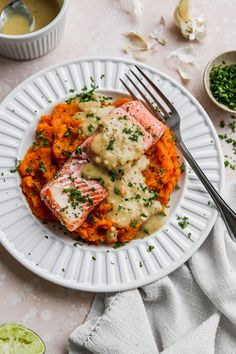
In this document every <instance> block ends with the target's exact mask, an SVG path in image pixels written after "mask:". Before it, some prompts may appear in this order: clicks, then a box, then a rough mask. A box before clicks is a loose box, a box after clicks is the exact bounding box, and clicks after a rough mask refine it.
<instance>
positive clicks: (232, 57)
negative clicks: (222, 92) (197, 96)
mask: <svg viewBox="0 0 236 354" xmlns="http://www.w3.org/2000/svg"><path fill="white" fill-rule="evenodd" d="M222 64H223V65H232V64H235V65H236V50H232V51H230V52H225V53H222V54H219V55H217V56H216V57H214V58H213V59H211V60H210V62H209V63H208V64H207V66H206V69H205V71H204V76H203V83H204V87H205V90H206V92H207V94H208V96H209V97H210V99H211V101H212V102H213V103H215V105H217V106H218V107H219V108H221V109H223V110H224V111H226V112H229V113H234V114H235V113H236V111H234V110H232V109H230V108H229V107H227V106H226V105H224V104H222V103H220V102H218V101H217V100H216V99H215V97H214V96H213V94H212V92H211V89H210V72H211V69H212V67H213V65H215V66H218V65H222Z"/></svg>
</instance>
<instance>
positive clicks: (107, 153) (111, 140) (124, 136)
mask: <svg viewBox="0 0 236 354" xmlns="http://www.w3.org/2000/svg"><path fill="white" fill-rule="evenodd" d="M144 149H145V143H144V135H143V133H142V131H141V130H140V128H139V127H138V126H136V125H135V124H133V122H132V121H131V120H130V119H128V117H127V116H126V115H123V116H121V115H120V113H119V112H117V113H114V112H112V113H110V114H108V115H107V116H106V117H105V118H104V119H102V120H101V122H100V124H99V130H98V134H97V135H96V137H95V138H94V140H93V142H92V146H91V150H92V151H93V152H94V153H95V155H96V156H97V157H98V158H100V160H98V161H99V162H100V163H102V164H104V165H105V166H106V168H108V169H109V170H112V169H114V168H119V167H123V166H124V165H125V164H128V163H131V162H133V161H135V160H137V159H138V158H140V157H141V156H142V155H143V153H144Z"/></svg>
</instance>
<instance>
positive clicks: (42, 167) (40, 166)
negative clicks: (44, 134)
mask: <svg viewBox="0 0 236 354" xmlns="http://www.w3.org/2000/svg"><path fill="white" fill-rule="evenodd" d="M39 170H40V171H41V172H42V173H44V172H46V171H47V169H46V167H45V165H44V163H43V161H42V160H40V161H39Z"/></svg>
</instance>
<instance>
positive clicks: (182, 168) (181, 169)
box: [180, 162, 186, 173]
mask: <svg viewBox="0 0 236 354" xmlns="http://www.w3.org/2000/svg"><path fill="white" fill-rule="evenodd" d="M180 171H181V173H184V172H185V171H186V165H185V163H184V162H183V163H182V164H181V166H180Z"/></svg>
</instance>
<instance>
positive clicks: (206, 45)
mask: <svg viewBox="0 0 236 354" xmlns="http://www.w3.org/2000/svg"><path fill="white" fill-rule="evenodd" d="M176 2H177V0H165V1H156V0H143V5H144V14H143V16H142V17H141V19H140V20H139V22H135V21H134V20H133V19H132V17H131V16H129V15H128V14H126V13H125V12H124V11H122V10H121V9H120V8H119V0H103V1H99V0H89V1H87V0H80V1H78V0H70V5H69V10H68V14H67V21H66V27H65V32H64V36H63V38H62V41H61V43H60V44H59V46H58V47H57V48H56V49H55V50H54V51H52V52H51V53H49V54H48V55H46V56H44V57H42V58H39V59H36V60H33V61H25V62H19V61H14V60H9V59H5V58H1V57H0V101H1V100H2V99H3V98H4V97H5V96H6V95H7V94H8V93H9V92H11V90H12V89H13V88H15V87H16V86H17V85H18V84H19V83H21V82H22V81H23V80H24V79H26V78H28V77H29V76H30V75H31V74H34V73H35V72H37V71H38V70H41V69H43V68H46V67H47V66H49V65H51V64H55V63H57V62H59V61H63V60H67V59H72V58H78V57H87V56H99V55H105V56H116V57H118V56H120V57H127V55H126V54H124V53H123V52H122V50H121V49H122V47H123V46H124V44H125V42H126V40H125V38H124V36H123V35H122V33H124V32H126V31H130V30H135V29H139V30H141V31H142V32H145V33H147V34H148V33H149V32H150V31H152V30H153V29H154V27H155V25H156V24H157V22H158V21H159V19H160V16H164V18H165V20H166V23H167V34H166V37H167V40H168V44H167V45H166V46H159V47H158V52H157V53H156V54H155V55H153V56H150V58H149V59H148V60H147V64H150V65H153V66H154V67H156V68H158V69H160V70H162V71H164V72H166V73H168V74H169V75H170V76H172V77H173V78H175V79H176V80H177V81H179V82H181V79H180V77H179V75H178V73H177V72H175V71H174V70H173V69H170V68H169V67H168V66H167V64H166V58H167V56H168V54H169V53H170V52H171V51H172V50H174V49H177V48H178V47H180V46H186V45H188V44H189V42H188V41H186V40H185V39H184V38H182V37H181V36H180V35H179V33H178V31H177V30H176V28H175V26H174V24H173V21H172V13H173V11H174V8H175V4H176ZM192 3H193V9H192V13H193V15H195V14H204V15H205V16H206V17H207V20H208V36H207V37H206V39H205V40H204V41H202V42H199V43H193V46H194V47H195V49H196V51H197V53H198V57H199V68H198V69H196V70H195V72H194V73H193V75H192V78H191V80H190V81H189V82H188V83H187V84H185V87H186V88H187V89H188V90H189V91H190V92H191V93H192V94H193V95H194V96H195V97H196V98H197V99H198V100H199V102H200V103H201V104H202V105H203V107H204V108H205V110H206V111H207V113H208V114H209V116H210V118H211V119H212V122H213V123H214V125H215V127H216V129H217V131H218V133H219V134H224V133H227V134H228V135H229V136H232V132H231V129H230V128H229V127H228V124H229V123H230V122H232V118H231V117H230V114H227V113H224V112H222V111H220V110H219V109H217V108H216V107H215V106H214V105H213V104H212V103H211V102H210V100H209V99H208V97H207V96H206V93H205V91H204V88H203V83H202V76H203V70H204V68H205V66H206V64H207V62H208V61H209V60H210V59H211V57H213V56H214V55H216V54H218V53H220V52H222V51H227V50H231V49H235V47H234V44H235V38H236V18H235V12H236V0H214V1H213V0H211V1H208V0H198V1H192ZM222 120H223V121H224V122H225V126H224V127H223V128H221V127H220V122H221V121H222ZM234 138H235V137H234ZM222 147H223V151H224V155H227V156H228V157H226V158H225V159H226V160H229V161H230V162H232V163H235V162H233V160H234V159H235V158H236V155H234V154H233V151H232V146H231V145H229V144H227V143H226V142H224V141H223V142H222ZM230 157H231V158H230ZM235 178H236V171H234V170H232V169H230V168H229V167H228V168H226V181H230V180H233V179H235ZM0 298H1V301H0V322H1V323H4V322H6V321H14V322H22V323H24V324H25V325H26V326H28V327H30V328H31V329H32V330H34V331H35V332H37V333H38V334H39V335H40V336H41V337H42V338H43V340H44V341H45V343H46V346H47V353H50V354H59V353H66V344H67V339H68V334H69V333H70V332H71V331H72V330H73V328H74V327H75V326H77V325H79V324H81V323H82V322H83V321H84V318H85V316H86V313H87V311H88V309H89V306H90V303H91V300H92V298H93V295H92V294H90V293H84V292H78V291H73V290H68V289H65V288H62V287H59V286H56V285H54V284H50V283H48V282H47V281H45V280H43V279H40V278H38V277H37V276H35V275H34V274H32V273H30V272H29V271H28V270H26V269H24V268H23V267H22V266H21V265H20V264H18V263H17V262H16V261H15V260H14V259H13V258H12V257H11V256H10V255H8V254H7V252H6V251H5V250H4V249H3V248H2V247H1V246H0Z"/></svg>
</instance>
